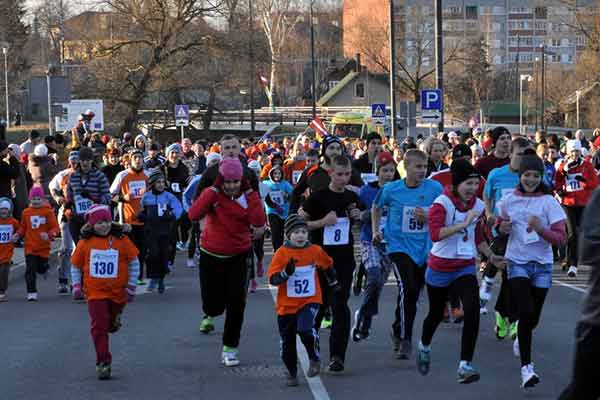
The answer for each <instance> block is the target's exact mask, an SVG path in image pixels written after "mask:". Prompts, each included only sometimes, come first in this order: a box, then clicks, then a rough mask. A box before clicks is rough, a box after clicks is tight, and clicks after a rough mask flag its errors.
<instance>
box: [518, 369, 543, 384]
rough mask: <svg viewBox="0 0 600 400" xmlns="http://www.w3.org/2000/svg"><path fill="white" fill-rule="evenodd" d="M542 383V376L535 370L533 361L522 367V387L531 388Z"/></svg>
mask: <svg viewBox="0 0 600 400" xmlns="http://www.w3.org/2000/svg"><path fill="white" fill-rule="evenodd" d="M538 383H540V377H539V376H538V374H536V373H535V371H534V370H533V363H531V364H527V365H524V366H522V367H521V387H522V388H530V387H534V386H535V385H537V384H538Z"/></svg>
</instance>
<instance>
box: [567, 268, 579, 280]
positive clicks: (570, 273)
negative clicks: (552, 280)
mask: <svg viewBox="0 0 600 400" xmlns="http://www.w3.org/2000/svg"><path fill="white" fill-rule="evenodd" d="M567 276H568V277H569V278H575V277H576V276H577V267H576V266H574V265H571V266H570V267H569V271H567Z"/></svg>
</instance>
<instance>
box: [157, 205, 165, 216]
mask: <svg viewBox="0 0 600 400" xmlns="http://www.w3.org/2000/svg"><path fill="white" fill-rule="evenodd" d="M166 211H167V205H166V204H160V203H159V204H156V212H157V213H158V216H159V217H162V216H163V215H165V212H166Z"/></svg>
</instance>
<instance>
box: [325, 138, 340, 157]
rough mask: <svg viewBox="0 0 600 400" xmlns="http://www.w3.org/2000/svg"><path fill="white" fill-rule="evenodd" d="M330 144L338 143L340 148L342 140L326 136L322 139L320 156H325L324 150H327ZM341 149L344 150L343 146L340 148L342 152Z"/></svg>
mask: <svg viewBox="0 0 600 400" xmlns="http://www.w3.org/2000/svg"><path fill="white" fill-rule="evenodd" d="M332 143H338V144H339V145H340V146H342V140H341V139H340V138H339V137H337V136H333V135H327V136H325V137H324V138H323V143H322V144H321V155H322V156H324V155H325V150H327V147H328V146H329V145H330V144H332ZM343 148H344V146H342V151H343Z"/></svg>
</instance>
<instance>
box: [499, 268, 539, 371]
mask: <svg viewBox="0 0 600 400" xmlns="http://www.w3.org/2000/svg"><path fill="white" fill-rule="evenodd" d="M508 282H509V285H510V293H511V297H512V303H513V304H514V305H515V308H516V310H517V317H518V320H519V330H518V335H519V349H520V352H521V366H523V365H527V364H531V338H532V336H533V330H534V329H535V327H536V326H537V324H538V322H539V321H540V315H541V313H542V307H543V306H544V301H545V300H546V295H547V294H548V289H543V288H538V287H534V286H531V281H530V280H529V279H527V278H513V279H511V280H509V281H508Z"/></svg>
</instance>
